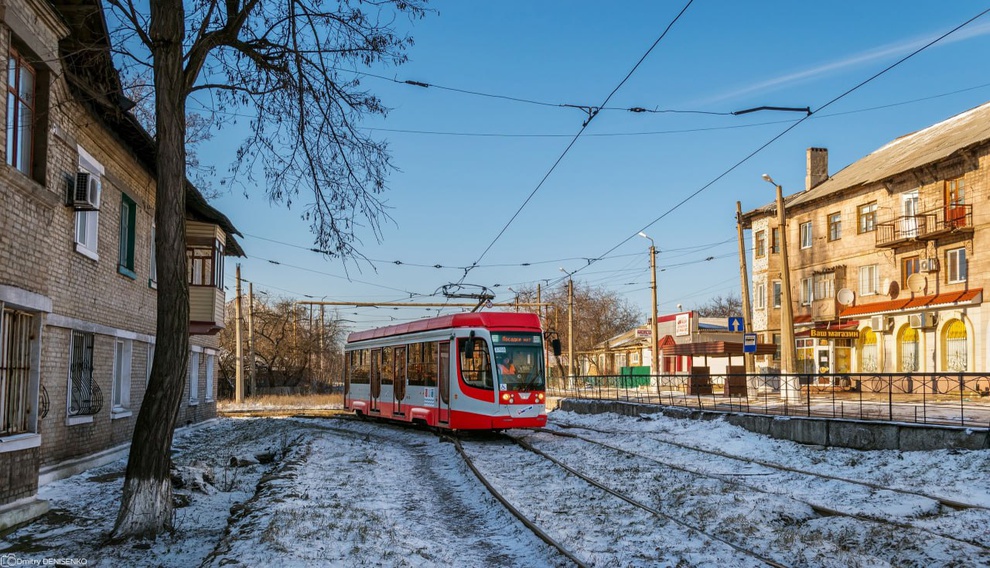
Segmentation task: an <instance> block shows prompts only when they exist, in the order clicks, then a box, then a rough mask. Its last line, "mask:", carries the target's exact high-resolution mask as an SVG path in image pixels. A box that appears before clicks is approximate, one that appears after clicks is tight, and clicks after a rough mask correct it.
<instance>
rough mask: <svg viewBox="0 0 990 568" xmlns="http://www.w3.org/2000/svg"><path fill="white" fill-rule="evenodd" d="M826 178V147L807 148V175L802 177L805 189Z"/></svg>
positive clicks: (816, 184)
mask: <svg viewBox="0 0 990 568" xmlns="http://www.w3.org/2000/svg"><path fill="white" fill-rule="evenodd" d="M827 179H828V148H808V175H807V177H805V178H804V189H805V191H807V190H809V189H811V188H813V187H816V186H818V185H819V184H821V183H822V182H823V181H825V180H827Z"/></svg>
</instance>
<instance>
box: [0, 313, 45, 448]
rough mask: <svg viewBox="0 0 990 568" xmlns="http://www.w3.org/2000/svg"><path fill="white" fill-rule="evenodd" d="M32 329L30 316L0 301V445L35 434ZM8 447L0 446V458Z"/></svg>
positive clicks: (35, 335)
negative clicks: (6, 439) (14, 437)
mask: <svg viewBox="0 0 990 568" xmlns="http://www.w3.org/2000/svg"><path fill="white" fill-rule="evenodd" d="M36 327H37V323H36V320H35V314H34V313H32V312H27V311H22V310H19V309H15V308H13V307H12V306H8V305H5V304H4V302H2V301H0V441H3V438H5V437H8V436H19V435H22V434H34V433H37V432H38V413H37V410H36V409H35V408H34V407H35V406H36V405H35V404H34V402H35V401H36V400H37V396H38V391H39V390H40V388H39V383H38V381H37V380H36V378H35V376H36V373H37V372H38V370H37V368H36V366H38V364H39V360H38V359H37V357H36V353H37V351H36V347H37V344H36V337H37V332H36ZM15 399H17V400H15ZM8 446H9V444H8V443H6V442H5V443H0V454H2V453H5V452H6V451H14V450H9V449H8ZM13 447H14V449H16V445H15V446H13Z"/></svg>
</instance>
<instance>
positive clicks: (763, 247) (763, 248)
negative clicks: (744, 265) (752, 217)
mask: <svg viewBox="0 0 990 568" xmlns="http://www.w3.org/2000/svg"><path fill="white" fill-rule="evenodd" d="M753 241H754V243H753V248H754V252H755V253H756V258H763V257H765V256H766V255H767V232H766V231H757V232H756V236H755V238H754V239H753Z"/></svg>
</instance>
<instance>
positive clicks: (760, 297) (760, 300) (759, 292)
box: [756, 282, 767, 310]
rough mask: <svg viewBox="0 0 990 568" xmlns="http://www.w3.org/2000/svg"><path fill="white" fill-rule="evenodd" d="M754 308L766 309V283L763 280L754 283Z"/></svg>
mask: <svg viewBox="0 0 990 568" xmlns="http://www.w3.org/2000/svg"><path fill="white" fill-rule="evenodd" d="M756 309H758V310H765V309H767V285H766V284H765V283H764V282H760V283H759V284H757V285H756Z"/></svg>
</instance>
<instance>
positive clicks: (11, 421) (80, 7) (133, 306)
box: [0, 0, 241, 530]
mask: <svg viewBox="0 0 990 568" xmlns="http://www.w3.org/2000/svg"><path fill="white" fill-rule="evenodd" d="M0 20H2V24H0V49H2V50H3V52H5V53H7V55H8V73H7V74H5V75H4V79H3V81H4V83H5V84H6V93H7V104H6V105H5V106H4V107H3V108H2V109H0V116H2V117H0V121H2V122H3V123H5V124H6V126H7V127H6V129H5V130H3V131H0V152H3V153H4V159H3V160H0V204H2V206H0V313H2V318H0V530H2V529H3V528H5V527H7V526H10V525H11V524H16V523H18V522H21V521H23V520H26V519H28V518H30V517H31V516H34V515H37V514H39V513H40V512H43V511H44V510H45V509H46V505H45V504H44V503H41V502H39V501H38V500H37V499H36V495H37V491H38V487H39V483H41V484H44V483H46V482H48V481H51V480H54V479H58V478H60V477H63V476H65V475H68V474H71V473H75V472H77V471H79V470H81V469H84V468H86V467H89V466H92V465H96V464H99V463H102V462H103V461H107V460H110V459H116V458H117V457H119V456H121V455H123V452H124V451H125V450H126V448H127V445H128V443H129V441H130V439H131V436H132V433H133V429H134V423H135V419H136V416H137V412H138V409H139V408H140V406H141V402H142V399H143V396H144V392H145V387H146V385H147V379H148V375H149V372H150V363H151V361H152V359H153V357H154V346H155V326H156V309H157V293H156V286H157V281H156V276H155V274H156V268H155V261H154V234H155V228H154V214H155V177H154V175H155V163H154V156H155V147H154V141H153V139H152V138H151V137H150V136H149V135H148V133H147V132H145V131H144V130H143V129H142V128H141V127H140V125H139V124H138V123H137V121H136V120H135V119H134V117H133V115H131V114H130V113H129V112H128V110H129V109H130V108H131V107H132V106H133V103H131V102H130V101H128V100H127V99H126V98H124V96H123V94H122V90H121V85H120V80H119V77H118V75H117V72H116V70H115V69H114V67H113V63H112V60H111V57H110V49H109V46H110V44H109V39H108V37H107V36H106V22H105V19H104V14H103V12H102V7H101V5H100V4H99V2H97V1H95V0H81V1H80V0H75V1H73V2H71V3H70V2H67V1H65V2H63V0H54V1H48V0H8V1H7V2H5V3H4V4H3V6H0ZM187 233H188V236H187V242H188V248H187V259H188V260H189V263H190V265H189V270H188V273H189V279H190V287H191V293H190V295H191V297H192V298H193V300H194V302H195V304H194V305H193V307H192V314H191V319H192V320H193V322H192V324H191V329H190V333H191V334H192V335H191V344H192V348H191V353H190V357H189V359H190V365H189V371H188V376H187V381H186V392H187V395H186V397H185V398H184V402H183V405H182V408H181V410H180V415H179V422H178V423H179V424H180V425H181V424H188V423H192V422H198V421H202V420H205V419H209V418H212V417H214V416H215V414H216V405H215V394H216V382H215V377H216V372H215V369H216V366H217V349H218V343H217V339H216V336H215V335H211V334H214V333H216V331H218V330H219V329H220V328H221V327H222V326H223V306H224V293H223V258H224V256H225V255H230V254H233V255H240V254H241V250H240V248H239V246H238V245H237V243H236V242H235V241H234V240H233V239H232V235H233V234H236V230H235V229H234V228H233V227H232V226H231V224H230V222H229V221H228V220H227V219H226V217H224V216H223V215H222V214H221V213H219V212H218V211H216V210H215V209H213V208H212V207H210V206H209V205H208V204H207V203H206V201H205V200H204V199H203V198H202V196H201V195H200V194H199V193H198V192H197V191H196V189H195V188H193V187H192V186H191V185H190V186H188V188H187Z"/></svg>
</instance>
